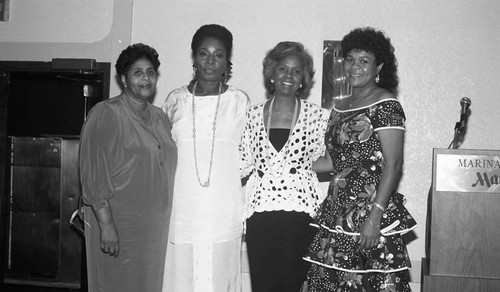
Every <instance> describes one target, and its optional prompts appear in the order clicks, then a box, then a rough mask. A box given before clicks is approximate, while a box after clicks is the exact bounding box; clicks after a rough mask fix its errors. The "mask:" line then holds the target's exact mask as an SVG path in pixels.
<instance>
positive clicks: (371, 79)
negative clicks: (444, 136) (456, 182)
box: [304, 28, 416, 292]
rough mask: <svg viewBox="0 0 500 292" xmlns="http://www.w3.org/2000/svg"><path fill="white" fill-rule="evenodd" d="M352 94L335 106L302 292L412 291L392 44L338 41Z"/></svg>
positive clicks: (361, 36) (365, 37) (355, 34)
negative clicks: (325, 183)
mask: <svg viewBox="0 0 500 292" xmlns="http://www.w3.org/2000/svg"><path fill="white" fill-rule="evenodd" d="M341 47H342V52H343V57H344V62H345V63H344V68H345V70H346V73H347V76H348V80H349V83H350V85H351V86H352V95H351V96H350V97H349V98H347V99H345V100H342V101H340V102H339V103H338V104H337V105H335V106H334V108H333V111H332V113H331V117H330V120H329V122H328V128H327V133H326V146H327V151H328V154H329V155H325V156H324V157H322V158H321V159H319V160H318V161H317V163H315V165H314V169H315V170H316V171H318V172H321V171H333V173H334V177H333V179H332V181H331V182H330V185H329V189H328V196H327V199H326V200H325V201H324V203H323V204H322V206H321V209H320V211H319V213H318V217H317V219H316V223H315V224H314V226H316V227H317V228H318V231H317V234H316V236H315V238H314V241H313V243H312V244H311V246H310V248H309V252H308V253H307V255H306V257H305V258H304V259H305V260H307V261H309V262H312V263H313V264H312V266H311V268H310V270H309V273H308V276H307V280H308V291H309V292H315V291H336V292H340V291H367V292H369V291H410V287H409V284H408V269H409V268H410V259H409V257H408V253H407V250H406V246H405V243H404V242H403V240H402V237H401V235H402V234H404V233H406V232H408V231H410V230H411V229H413V228H415V227H416V223H415V221H414V220H413V218H412V216H411V215H410V214H409V213H408V211H407V210H406V208H405V207H404V206H403V203H404V200H405V199H404V197H403V195H401V194H399V193H397V192H396V189H397V187H398V184H399V180H400V178H401V175H402V169H403V143H404V130H405V115H404V111H403V108H402V107H401V104H400V103H399V102H398V100H396V99H395V95H396V91H397V85H398V78H397V74H396V72H397V70H396V69H397V64H396V58H395V56H394V48H393V47H392V45H391V43H390V39H389V38H387V37H385V36H384V34H383V33H382V32H380V31H377V30H374V29H372V28H358V29H355V30H353V31H351V32H350V33H349V34H348V35H346V36H345V37H344V38H343V40H342V42H341Z"/></svg>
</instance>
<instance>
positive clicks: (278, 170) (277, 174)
mask: <svg viewBox="0 0 500 292" xmlns="http://www.w3.org/2000/svg"><path fill="white" fill-rule="evenodd" d="M274 98H275V97H273V98H272V99H271V103H270V104H269V109H268V112H269V114H268V115H269V116H268V118H267V125H266V126H267V129H266V133H267V155H266V162H267V167H268V168H269V172H270V173H271V175H272V176H273V177H274V178H279V177H281V176H282V175H283V173H284V172H285V166H286V158H287V157H288V152H289V149H290V136H292V132H293V129H294V127H295V122H296V121H297V117H298V111H299V101H298V100H297V99H295V106H294V109H293V118H292V124H291V125H290V132H289V133H288V139H287V141H286V143H285V145H284V146H283V147H284V148H285V154H284V158H283V161H282V162H281V163H280V164H279V165H278V168H276V167H273V164H272V163H271V154H270V153H269V149H270V148H271V145H270V143H271V139H270V133H271V118H272V115H273V105H274Z"/></svg>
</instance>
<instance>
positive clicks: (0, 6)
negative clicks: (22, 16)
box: [0, 0, 10, 21]
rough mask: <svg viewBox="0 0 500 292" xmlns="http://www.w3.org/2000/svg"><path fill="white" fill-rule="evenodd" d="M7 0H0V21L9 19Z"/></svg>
mask: <svg viewBox="0 0 500 292" xmlns="http://www.w3.org/2000/svg"><path fill="white" fill-rule="evenodd" d="M9 6H10V5H9V0H0V21H9Z"/></svg>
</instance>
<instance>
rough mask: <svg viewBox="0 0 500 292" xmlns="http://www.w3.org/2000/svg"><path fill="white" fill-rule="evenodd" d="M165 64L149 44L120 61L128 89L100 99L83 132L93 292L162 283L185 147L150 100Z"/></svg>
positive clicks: (124, 54)
mask: <svg viewBox="0 0 500 292" xmlns="http://www.w3.org/2000/svg"><path fill="white" fill-rule="evenodd" d="M159 66H160V61H159V60H158V54H157V53H156V51H155V50H154V49H153V48H151V47H149V46H147V45H144V44H134V45H131V46H129V47H128V48H127V49H125V50H124V51H123V52H122V53H121V54H120V56H119V58H118V60H117V62H116V72H117V74H118V76H119V77H120V81H121V83H122V84H121V85H122V88H123V91H122V93H121V94H120V95H119V96H116V97H113V98H111V99H108V100H105V101H102V102H100V103H98V104H97V105H95V106H94V107H93V108H92V111H91V112H90V114H89V116H88V119H87V121H86V122H85V124H84V126H83V129H82V133H81V146H80V178H81V185H82V195H83V199H84V202H85V204H86V207H85V210H84V211H85V223H86V224H85V242H86V248H87V271H88V282H89V283H88V290H89V292H97V291H99V292H108V291H121V292H125V291H131V292H137V291H149V292H155V291H156V292H159V291H161V289H162V282H163V267H164V262H165V251H166V243H167V233H168V227H169V220H170V212H171V208H172V190H173V179H174V172H175V167H176V163H177V149H176V147H175V144H174V141H173V140H172V137H171V134H170V129H171V124H170V122H169V120H168V118H167V116H166V115H165V113H164V112H163V111H162V110H161V109H160V108H157V107H155V106H153V105H151V104H150V103H149V101H150V100H151V98H152V96H153V95H154V92H155V90H156V81H157V70H158V67H159Z"/></svg>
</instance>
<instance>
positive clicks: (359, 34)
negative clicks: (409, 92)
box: [340, 27, 399, 94]
mask: <svg viewBox="0 0 500 292" xmlns="http://www.w3.org/2000/svg"><path fill="white" fill-rule="evenodd" d="M340 46H341V50H342V56H343V57H344V58H345V57H346V56H347V54H348V53H349V52H351V51H353V50H362V51H366V52H369V53H372V54H373V55H374V56H375V63H376V64H377V66H378V65H380V64H381V63H384V65H383V66H382V70H380V72H379V78H380V79H379V82H378V86H380V87H382V88H384V89H386V90H387V91H389V92H391V93H393V94H397V91H398V84H399V78H398V74H397V71H398V64H397V60H396V56H395V55H394V47H393V46H392V44H391V39H390V38H388V37H386V36H385V34H384V33H383V32H382V31H379V30H376V29H374V28H372V27H359V28H355V29H353V30H351V31H350V32H349V33H348V34H347V35H346V36H344V38H343V39H342V41H341V43H340Z"/></svg>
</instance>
